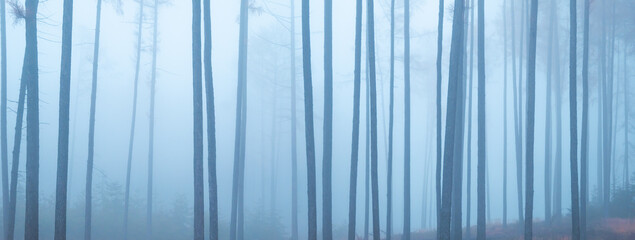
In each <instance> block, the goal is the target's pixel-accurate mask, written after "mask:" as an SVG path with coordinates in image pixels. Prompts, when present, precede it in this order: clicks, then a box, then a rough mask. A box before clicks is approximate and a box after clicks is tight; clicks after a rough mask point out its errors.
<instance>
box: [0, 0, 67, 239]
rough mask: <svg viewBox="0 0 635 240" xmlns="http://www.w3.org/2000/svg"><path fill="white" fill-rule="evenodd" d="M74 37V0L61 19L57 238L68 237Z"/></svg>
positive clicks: (65, 6)
mask: <svg viewBox="0 0 635 240" xmlns="http://www.w3.org/2000/svg"><path fill="white" fill-rule="evenodd" d="M72 37H73V0H64V15H63V22H62V60H61V67H60V100H59V130H58V131H59V133H58V138H57V183H56V189H55V236H54V238H55V240H65V239H66V207H67V198H68V194H67V192H68V190H67V187H68V182H67V181H68V132H69V129H68V125H69V115H70V114H69V112H70V95H71V53H72V47H73V39H72ZM3 129H4V128H3ZM4 144H6V143H4ZM5 160H6V159H4V160H3V164H4V163H5V162H6V161H5ZM3 167H4V166H3ZM3 170H5V169H3ZM3 183H4V182H3ZM3 187H4V186H3Z"/></svg>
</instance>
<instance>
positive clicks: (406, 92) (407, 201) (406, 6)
mask: <svg viewBox="0 0 635 240" xmlns="http://www.w3.org/2000/svg"><path fill="white" fill-rule="evenodd" d="M369 40H370V41H374V40H373V39H371V37H370V36H369ZM370 47H373V48H374V46H370ZM371 57H373V58H374V56H371ZM371 64H374V63H371ZM374 68H375V66H374V65H371V70H374ZM374 77H375V76H374V74H372V73H371V88H372V87H373V85H374V83H373V78H374ZM371 91H372V89H371ZM373 96H375V95H374V93H371V98H372V97H373ZM371 105H372V103H371ZM404 108H405V109H404V169H403V170H404V176H403V178H404V179H403V181H404V184H403V188H404V189H403V191H404V193H403V198H404V216H403V218H404V219H403V221H404V222H403V239H404V240H410V0H404ZM374 151H377V149H375V150H374ZM375 190H376V189H375ZM375 190H373V193H374V191H375ZM373 206H374V205H373ZM373 210H374V208H373ZM373 216H374V215H373ZM373 219H374V218H373Z"/></svg>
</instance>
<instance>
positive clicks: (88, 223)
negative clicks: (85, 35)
mask: <svg viewBox="0 0 635 240" xmlns="http://www.w3.org/2000/svg"><path fill="white" fill-rule="evenodd" d="M100 31H101V0H97V21H96V22H95V45H94V49H93V82H92V88H91V92H90V117H89V118H90V119H89V122H88V163H87V164H86V166H87V168H86V199H85V200H86V201H85V208H86V210H85V212H84V214H85V217H84V219H85V220H84V239H86V240H90V239H91V232H92V208H93V207H92V196H93V156H94V153H95V108H96V106H97V72H98V69H99V68H98V66H99V35H100ZM29 92H31V88H29ZM29 95H31V94H29ZM27 122H28V119H27ZM27 124H28V123H27Z"/></svg>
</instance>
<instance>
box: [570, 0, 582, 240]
mask: <svg viewBox="0 0 635 240" xmlns="http://www.w3.org/2000/svg"><path fill="white" fill-rule="evenodd" d="M569 14H570V20H569V21H570V25H569V26H570V27H569V112H570V118H569V119H570V120H569V121H570V122H569V124H570V128H569V131H570V134H571V135H570V141H571V143H570V157H571V161H570V164H571V165H570V167H571V225H572V228H571V231H572V234H571V235H572V239H574V240H576V239H580V195H579V193H578V105H577V82H576V81H577V80H576V77H577V60H578V58H577V50H578V47H577V46H578V42H577V33H578V19H577V17H578V9H577V2H576V0H571V1H570V3H569Z"/></svg>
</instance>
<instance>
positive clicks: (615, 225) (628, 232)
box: [393, 218, 635, 240]
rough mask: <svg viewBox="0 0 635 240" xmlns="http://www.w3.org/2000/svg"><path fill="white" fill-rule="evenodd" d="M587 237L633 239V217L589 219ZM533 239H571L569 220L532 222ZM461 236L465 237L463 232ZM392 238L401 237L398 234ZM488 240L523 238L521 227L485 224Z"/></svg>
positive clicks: (419, 236)
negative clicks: (549, 222)
mask: <svg viewBox="0 0 635 240" xmlns="http://www.w3.org/2000/svg"><path fill="white" fill-rule="evenodd" d="M587 232H588V238H587V239H590V240H633V239H635V219H620V218H610V219H604V220H597V221H591V222H589V223H588V231H587ZM470 233H471V234H470V236H471V239H475V238H476V227H475V226H474V227H472V228H471V231H470ZM533 234H534V239H536V240H568V239H571V221H570V219H569V220H564V219H563V220H562V221H557V222H552V223H551V224H547V223H545V222H544V221H539V222H534V232H533ZM435 237H436V232H435V231H420V232H413V233H412V238H411V239H413V240H435V239H436V238H435ZM463 238H464V239H467V235H466V234H465V232H464V233H463ZM393 239H401V236H400V235H396V236H394V238H393ZM487 239H488V240H490V239H491V240H516V239H523V236H522V228H521V227H520V226H519V225H518V224H509V225H507V227H503V225H502V224H500V223H497V224H489V225H488V226H487Z"/></svg>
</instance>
